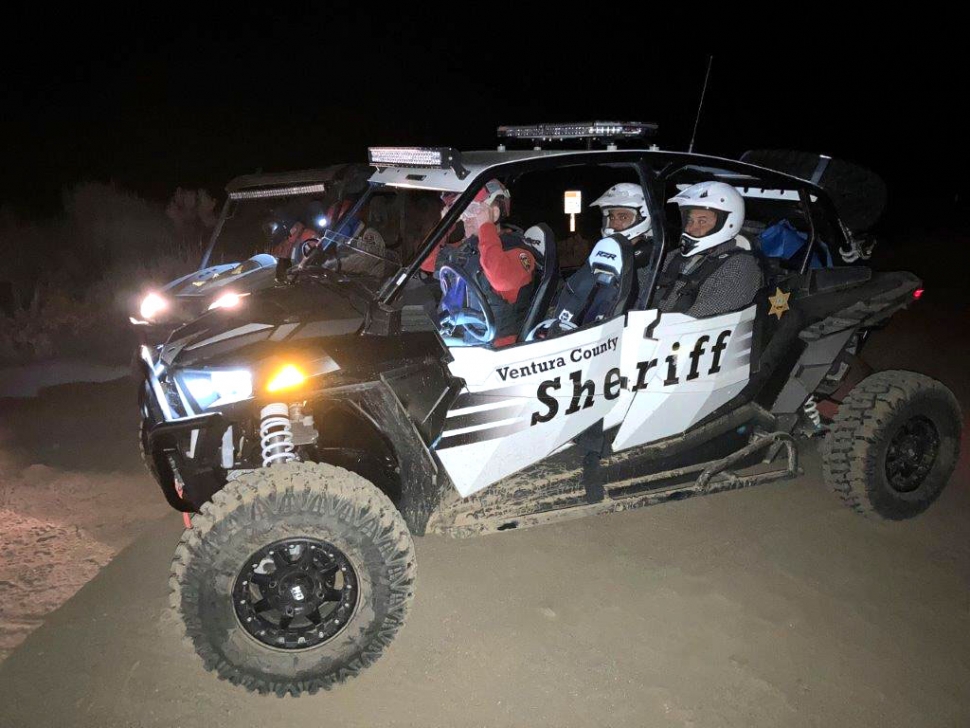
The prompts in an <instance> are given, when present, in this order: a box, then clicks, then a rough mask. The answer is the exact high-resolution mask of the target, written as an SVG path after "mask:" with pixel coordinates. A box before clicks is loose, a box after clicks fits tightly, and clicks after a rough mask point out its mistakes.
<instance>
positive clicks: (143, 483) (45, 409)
mask: <svg viewBox="0 0 970 728" xmlns="http://www.w3.org/2000/svg"><path fill="white" fill-rule="evenodd" d="M24 371H25V372H26V370H24ZM47 372H48V368H47V367H45V368H44V370H42V371H41V373H40V375H41V380H40V381H48V380H46V379H44V378H45V377H47V375H48V374H47ZM59 373H60V376H61V377H66V376H70V373H69V372H68V371H67V370H64V371H62V372H59ZM80 373H81V376H86V371H85V370H83V369H82V370H81V372H80ZM116 376H117V375H116ZM8 381H9V380H8ZM21 381H22V383H23V384H24V387H25V391H28V392H36V391H37V388H36V385H35V384H34V383H35V382H37V381H38V379H37V377H29V376H27V375H26V373H24V374H23V376H22V377H21ZM133 392H134V384H133V383H132V382H131V381H129V380H127V379H121V380H116V381H113V382H107V383H89V384H73V385H59V386H53V387H48V388H45V389H41V390H40V394H39V396H37V397H32V398H29V399H28V398H19V399H0V541H2V544H3V550H4V554H5V558H4V559H3V560H2V561H0V661H2V660H3V659H4V658H5V657H6V656H7V655H8V654H9V653H10V651H11V650H12V649H13V648H14V647H16V646H17V645H18V644H19V643H20V642H21V641H22V640H23V638H24V637H26V635H27V634H28V633H29V632H30V631H31V630H32V629H34V628H35V627H36V626H37V625H39V624H40V623H41V622H42V620H43V618H44V617H45V616H46V615H47V614H48V613H50V612H51V611H53V610H54V609H56V608H57V607H59V606H60V605H61V604H63V603H64V602H65V601H66V600H68V599H70V597H71V596H72V595H73V594H74V593H75V592H76V591H77V590H78V589H79V588H81V586H83V585H84V584H85V583H87V582H88V581H89V580H90V579H91V578H92V577H93V576H94V575H95V574H97V573H98V571H99V570H100V569H101V567H103V566H104V565H105V564H107V563H108V562H109V561H110V560H111V558H112V557H113V556H114V555H115V554H117V553H118V552H119V551H120V550H121V549H123V548H124V547H125V546H127V545H128V544H129V543H131V542H132V541H133V540H134V539H135V537H136V536H138V535H139V534H140V533H142V531H143V530H144V528H145V525H146V524H147V523H150V522H152V521H155V520H157V519H159V518H162V517H164V516H166V515H168V514H169V512H170V511H169V508H168V507H167V505H165V503H164V502H162V501H161V499H160V498H159V497H158V496H159V495H160V494H159V492H158V488H157V486H156V485H155V484H154V482H153V481H152V480H151V478H150V476H149V475H148V474H147V472H145V470H144V468H143V467H142V465H141V461H140V459H139V455H138V451H137V445H136V444H135V443H136V440H135V432H136V424H137V412H136V411H135V409H134V401H135V400H134V394H133ZM64 412H69V413H70V417H64V416H63V413H64ZM0 725H2V723H0Z"/></svg>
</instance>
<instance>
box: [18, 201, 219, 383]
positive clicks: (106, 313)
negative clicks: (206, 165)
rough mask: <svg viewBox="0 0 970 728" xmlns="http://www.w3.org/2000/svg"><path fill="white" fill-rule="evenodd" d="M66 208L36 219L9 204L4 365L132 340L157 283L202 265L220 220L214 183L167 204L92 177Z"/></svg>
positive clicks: (96, 348) (112, 345) (91, 349)
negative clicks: (138, 309)
mask: <svg viewBox="0 0 970 728" xmlns="http://www.w3.org/2000/svg"><path fill="white" fill-rule="evenodd" d="M63 203H64V211H63V213H62V214H61V215H59V216H57V217H56V218H53V219H49V220H45V221H38V222H35V221H26V220H23V219H20V218H18V217H17V216H16V215H15V214H14V213H13V212H12V211H10V210H9V209H0V260H3V261H4V263H3V267H2V268H0V279H2V281H0V282H4V283H5V285H4V288H5V289H6V290H8V291H9V292H10V294H9V298H10V299H11V302H12V306H11V308H12V309H13V311H12V315H9V314H7V315H4V313H3V312H2V311H0V366H2V365H5V364H13V363H21V362H24V361H29V360H32V359H38V358H45V357H50V356H55V355H58V354H63V353H75V352H77V353H80V352H84V351H85V350H89V351H101V350H103V349H104V348H105V347H114V346H118V345H120V344H122V343H123V342H124V341H125V340H126V339H125V337H126V336H127V327H128V321H127V316H128V314H129V313H130V312H131V311H132V310H133V309H134V306H135V302H136V301H137V298H138V296H139V294H140V293H141V292H142V291H143V290H144V288H145V287H146V286H148V285H160V284H163V283H166V282H168V281H170V280H172V279H174V278H176V277H177V276H179V275H182V274H184V273H187V272H189V271H190V270H192V269H193V268H194V267H195V266H196V265H197V264H198V261H199V257H200V252H199V251H200V243H199V241H200V240H204V239H206V238H207V232H208V230H209V229H211V227H212V225H213V224H214V209H215V201H214V200H213V199H212V198H211V197H210V196H209V195H208V193H206V192H205V191H204V190H199V191H185V190H178V191H176V193H175V195H174V196H173V198H172V201H171V202H170V203H169V205H168V206H167V207H165V206H163V205H161V204H159V203H157V202H152V201H149V200H145V199H143V198H141V197H138V196H137V195H135V194H132V193H130V192H126V191H124V190H121V189H119V188H117V187H115V186H114V185H106V184H101V183H95V182H89V183H83V184H80V185H77V186H75V187H73V188H72V189H70V190H68V191H66V192H65V193H64V195H63Z"/></svg>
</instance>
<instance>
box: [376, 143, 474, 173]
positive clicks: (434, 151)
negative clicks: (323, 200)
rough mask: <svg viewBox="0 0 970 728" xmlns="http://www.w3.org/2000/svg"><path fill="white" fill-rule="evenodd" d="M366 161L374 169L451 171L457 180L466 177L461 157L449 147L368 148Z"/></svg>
mask: <svg viewBox="0 0 970 728" xmlns="http://www.w3.org/2000/svg"><path fill="white" fill-rule="evenodd" d="M367 161H368V163H369V164H372V165H373V166H375V167H430V168H433V169H452V170H454V171H455V174H457V175H458V178H459V179H464V178H465V177H466V176H467V175H468V171H467V170H466V169H465V168H464V167H462V166H461V155H460V154H459V153H458V152H457V151H456V150H454V149H452V148H451V147H369V148H368V149H367Z"/></svg>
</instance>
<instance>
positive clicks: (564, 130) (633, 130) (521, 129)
mask: <svg viewBox="0 0 970 728" xmlns="http://www.w3.org/2000/svg"><path fill="white" fill-rule="evenodd" d="M656 133H657V125H656V124H654V123H649V122H642V121H584V122H575V123H569V124H530V125H527V126H500V127H499V128H498V136H500V137H506V138H508V139H528V140H531V141H554V140H562V139H637V138H640V137H649V136H653V135H654V134H656Z"/></svg>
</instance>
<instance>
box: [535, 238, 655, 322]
mask: <svg viewBox="0 0 970 728" xmlns="http://www.w3.org/2000/svg"><path fill="white" fill-rule="evenodd" d="M635 278H636V264H635V261H634V259H633V251H632V249H631V248H630V244H629V242H628V241H627V239H626V238H624V237H623V236H622V235H620V234H615V235H611V236H610V237H608V238H603V239H602V240H600V241H599V242H598V243H596V245H595V246H593V250H592V251H591V252H590V254H589V258H588V259H587V260H586V264H585V265H583V266H582V267H581V268H579V270H577V271H576V272H575V273H573V274H572V275H571V276H570V277H569V279H568V280H567V281H566V285H565V286H564V287H563V290H562V292H561V293H560V294H559V299H558V301H557V303H556V309H555V315H554V316H553V317H552V318H550V319H546V320H545V321H543V322H542V323H540V324H538V325H537V326H536V327H535V328H534V329H532V330H531V331H530V332H529V334H528V336H527V337H526V339H527V340H532V339H536V338H539V339H543V338H548V337H550V336H555V335H557V334H561V333H565V332H568V331H572V330H573V329H578V328H580V327H581V326H585V325H586V324H591V323H595V322H597V321H602V320H604V319H608V318H612V317H613V316H616V315H617V314H619V313H622V312H623V311H625V310H626V309H627V308H628V304H629V301H630V295H631V292H632V290H633V281H634V280H635Z"/></svg>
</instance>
